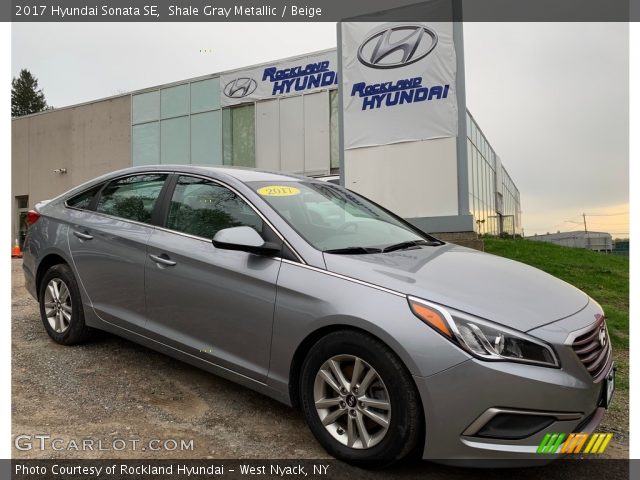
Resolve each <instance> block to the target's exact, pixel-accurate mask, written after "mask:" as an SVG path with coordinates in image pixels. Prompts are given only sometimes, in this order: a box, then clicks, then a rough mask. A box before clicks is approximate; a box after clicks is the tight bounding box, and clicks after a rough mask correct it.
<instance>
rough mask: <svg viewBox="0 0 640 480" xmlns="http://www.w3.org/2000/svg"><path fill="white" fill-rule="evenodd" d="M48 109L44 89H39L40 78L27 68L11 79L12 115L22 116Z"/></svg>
mask: <svg viewBox="0 0 640 480" xmlns="http://www.w3.org/2000/svg"><path fill="white" fill-rule="evenodd" d="M46 109H47V102H46V101H45V99H44V93H43V92H42V89H41V88H40V89H38V79H37V78H36V77H34V76H33V75H32V74H31V72H30V71H29V70H27V69H24V68H23V69H22V70H20V75H18V77H17V78H14V79H13V80H12V81H11V116H12V117H21V116H22V115H29V114H30V113H36V112H41V111H43V110H46Z"/></svg>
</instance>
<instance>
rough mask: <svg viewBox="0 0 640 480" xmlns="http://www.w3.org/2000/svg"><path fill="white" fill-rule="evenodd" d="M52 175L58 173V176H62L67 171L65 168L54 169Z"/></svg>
mask: <svg viewBox="0 0 640 480" xmlns="http://www.w3.org/2000/svg"><path fill="white" fill-rule="evenodd" d="M53 173H59V174H60V175H64V174H65V173H67V169H66V168H56V169H55V170H54V171H53Z"/></svg>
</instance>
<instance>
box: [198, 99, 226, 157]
mask: <svg viewBox="0 0 640 480" xmlns="http://www.w3.org/2000/svg"><path fill="white" fill-rule="evenodd" d="M191 163H195V164H198V165H222V114H221V113H220V110H215V111H213V112H206V113H199V114H197V115H191Z"/></svg>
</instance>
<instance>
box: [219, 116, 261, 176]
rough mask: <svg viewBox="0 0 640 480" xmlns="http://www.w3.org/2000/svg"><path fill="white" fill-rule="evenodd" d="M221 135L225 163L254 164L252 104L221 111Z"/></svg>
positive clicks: (247, 165) (245, 165) (250, 165)
mask: <svg viewBox="0 0 640 480" xmlns="http://www.w3.org/2000/svg"><path fill="white" fill-rule="evenodd" d="M222 137H223V138H222V143H223V148H224V154H223V157H224V164H225V165H237V166H242V167H255V166H256V140H255V138H256V135H255V107H254V105H253V104H250V105H244V106H242V107H234V108H229V109H225V110H224V111H223V113H222Z"/></svg>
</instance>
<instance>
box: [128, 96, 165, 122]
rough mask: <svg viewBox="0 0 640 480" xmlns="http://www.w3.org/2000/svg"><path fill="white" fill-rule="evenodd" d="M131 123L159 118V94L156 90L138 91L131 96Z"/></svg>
mask: <svg viewBox="0 0 640 480" xmlns="http://www.w3.org/2000/svg"><path fill="white" fill-rule="evenodd" d="M131 108H132V110H133V111H132V119H131V123H133V124H136V123H144V122H149V121H151V120H158V118H160V95H159V94H158V91H157V90H156V91H153V92H147V93H140V94H138V95H133V98H132V107H131Z"/></svg>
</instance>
